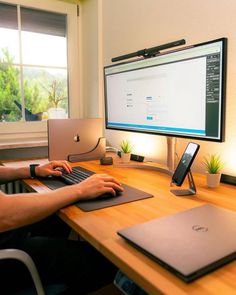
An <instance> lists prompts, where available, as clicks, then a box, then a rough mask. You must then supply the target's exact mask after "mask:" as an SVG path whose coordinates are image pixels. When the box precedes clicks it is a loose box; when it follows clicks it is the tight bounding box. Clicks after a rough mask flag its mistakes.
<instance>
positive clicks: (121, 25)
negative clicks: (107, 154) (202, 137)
mask: <svg viewBox="0 0 236 295" xmlns="http://www.w3.org/2000/svg"><path fill="white" fill-rule="evenodd" d="M235 11H236V1H235V0H227V1H222V0H207V1H205V0H199V1H196V0H181V1H180V0H145V1H144V0H119V1H117V0H103V32H102V33H103V61H104V65H107V64H110V63H111V62H110V60H111V58H112V57H115V56H119V55H122V54H126V53H130V52H134V51H137V50H139V49H143V48H148V47H153V46H157V45H159V44H164V43H168V42H171V41H174V40H178V39H182V38H184V39H186V43H187V44H189V45H190V44H195V43H199V42H204V41H207V40H212V39H216V38H220V37H227V38H228V71H227V98H226V100H227V104H226V138H225V142H224V143H212V142H206V141H198V143H199V144H200V145H201V149H200V152H199V155H198V157H197V161H196V163H195V165H194V168H195V170H202V169H203V168H202V165H201V161H202V158H203V157H204V156H205V155H207V154H208V153H209V152H211V153H219V154H220V155H221V156H222V157H223V161H224V162H225V169H224V173H228V174H231V175H236V126H235V125H236V124H234V122H236V119H235V117H236V99H235V97H236V67H235V65H236V30H235V27H236V18H235ZM106 137H107V138H108V140H109V143H110V144H112V145H118V144H119V142H120V140H121V139H123V138H127V137H129V138H130V139H131V140H132V141H134V143H135V148H136V150H137V151H138V152H141V151H143V147H144V151H147V152H146V155H149V156H152V157H153V156H155V157H156V158H157V159H158V160H160V161H161V162H165V152H166V150H165V139H164V138H163V137H162V136H151V135H142V136H141V135H140V134H135V135H134V134H131V133H127V132H115V131H112V132H111V131H106ZM188 141H189V140H185V139H177V152H178V153H179V154H181V153H182V151H183V149H184V147H185V145H186V143H187V142H188ZM140 142H141V144H139V143H140Z"/></svg>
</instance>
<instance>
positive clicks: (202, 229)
mask: <svg viewBox="0 0 236 295" xmlns="http://www.w3.org/2000/svg"><path fill="white" fill-rule="evenodd" d="M192 229H193V230H195V231H197V232H206V231H208V228H207V227H205V226H201V225H197V224H196V225H193V226H192Z"/></svg>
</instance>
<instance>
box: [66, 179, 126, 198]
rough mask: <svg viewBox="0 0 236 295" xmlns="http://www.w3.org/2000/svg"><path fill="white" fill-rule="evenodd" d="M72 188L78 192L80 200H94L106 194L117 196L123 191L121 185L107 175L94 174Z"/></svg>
mask: <svg viewBox="0 0 236 295" xmlns="http://www.w3.org/2000/svg"><path fill="white" fill-rule="evenodd" d="M71 187H73V189H77V190H78V192H79V193H80V194H79V195H80V199H94V198H97V197H99V196H100V195H103V194H105V193H108V194H112V195H114V196H115V195H116V192H122V191H123V188H122V186H121V184H120V183H119V182H118V181H117V180H116V179H115V178H114V177H112V176H109V175H107V174H94V175H92V176H90V177H89V178H87V179H86V180H84V181H82V182H80V183H79V184H75V185H73V186H71Z"/></svg>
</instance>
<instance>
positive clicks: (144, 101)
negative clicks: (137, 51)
mask: <svg viewBox="0 0 236 295" xmlns="http://www.w3.org/2000/svg"><path fill="white" fill-rule="evenodd" d="M226 41H227V40H226V39H225V38H222V39H217V40H213V41H209V42H205V43H201V44H197V45H193V46H188V47H185V48H182V49H179V50H172V51H169V52H167V53H163V54H159V55H157V56H155V57H152V58H148V59H142V60H136V61H132V62H126V63H120V64H114V65H111V66H107V67H105V68H104V75H105V79H104V80H105V112H106V128H107V129H116V130H126V131H135V132H144V133H151V134H160V135H166V136H173V137H187V138H195V139H205V140H212V141H223V140H224V111H225V72H226Z"/></svg>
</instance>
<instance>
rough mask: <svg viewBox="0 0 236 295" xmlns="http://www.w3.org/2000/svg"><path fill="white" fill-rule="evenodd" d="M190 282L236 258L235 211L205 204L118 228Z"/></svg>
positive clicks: (151, 255) (119, 232) (152, 256)
mask: <svg viewBox="0 0 236 295" xmlns="http://www.w3.org/2000/svg"><path fill="white" fill-rule="evenodd" d="M118 234H119V235H121V236H122V237H123V238H125V239H127V240H128V241H129V242H131V243H132V244H133V245H134V246H137V247H138V248H139V249H140V250H142V251H144V252H145V254H148V255H150V257H151V258H154V259H156V260H157V262H159V263H160V264H161V265H163V266H164V267H166V268H167V269H169V270H170V271H172V272H173V273H175V274H176V275H177V276H178V277H180V278H181V279H183V280H184V281H185V282H190V281H192V280H194V279H196V278H198V277H200V276H202V275H204V274H206V273H207V272H209V271H211V270H213V269H215V268H217V267H219V266H221V265H223V264H225V263H227V262H229V261H231V260H233V259H235V258H236V212H233V211H229V210H226V209H222V208H219V207H216V206H213V205H203V206H200V207H196V208H193V209H190V210H187V211H183V212H180V213H177V214H174V215H170V216H167V217H163V218H158V219H154V220H151V221H148V222H145V223H143V224H138V225H135V226H132V227H129V228H126V229H122V230H120V231H118Z"/></svg>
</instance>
